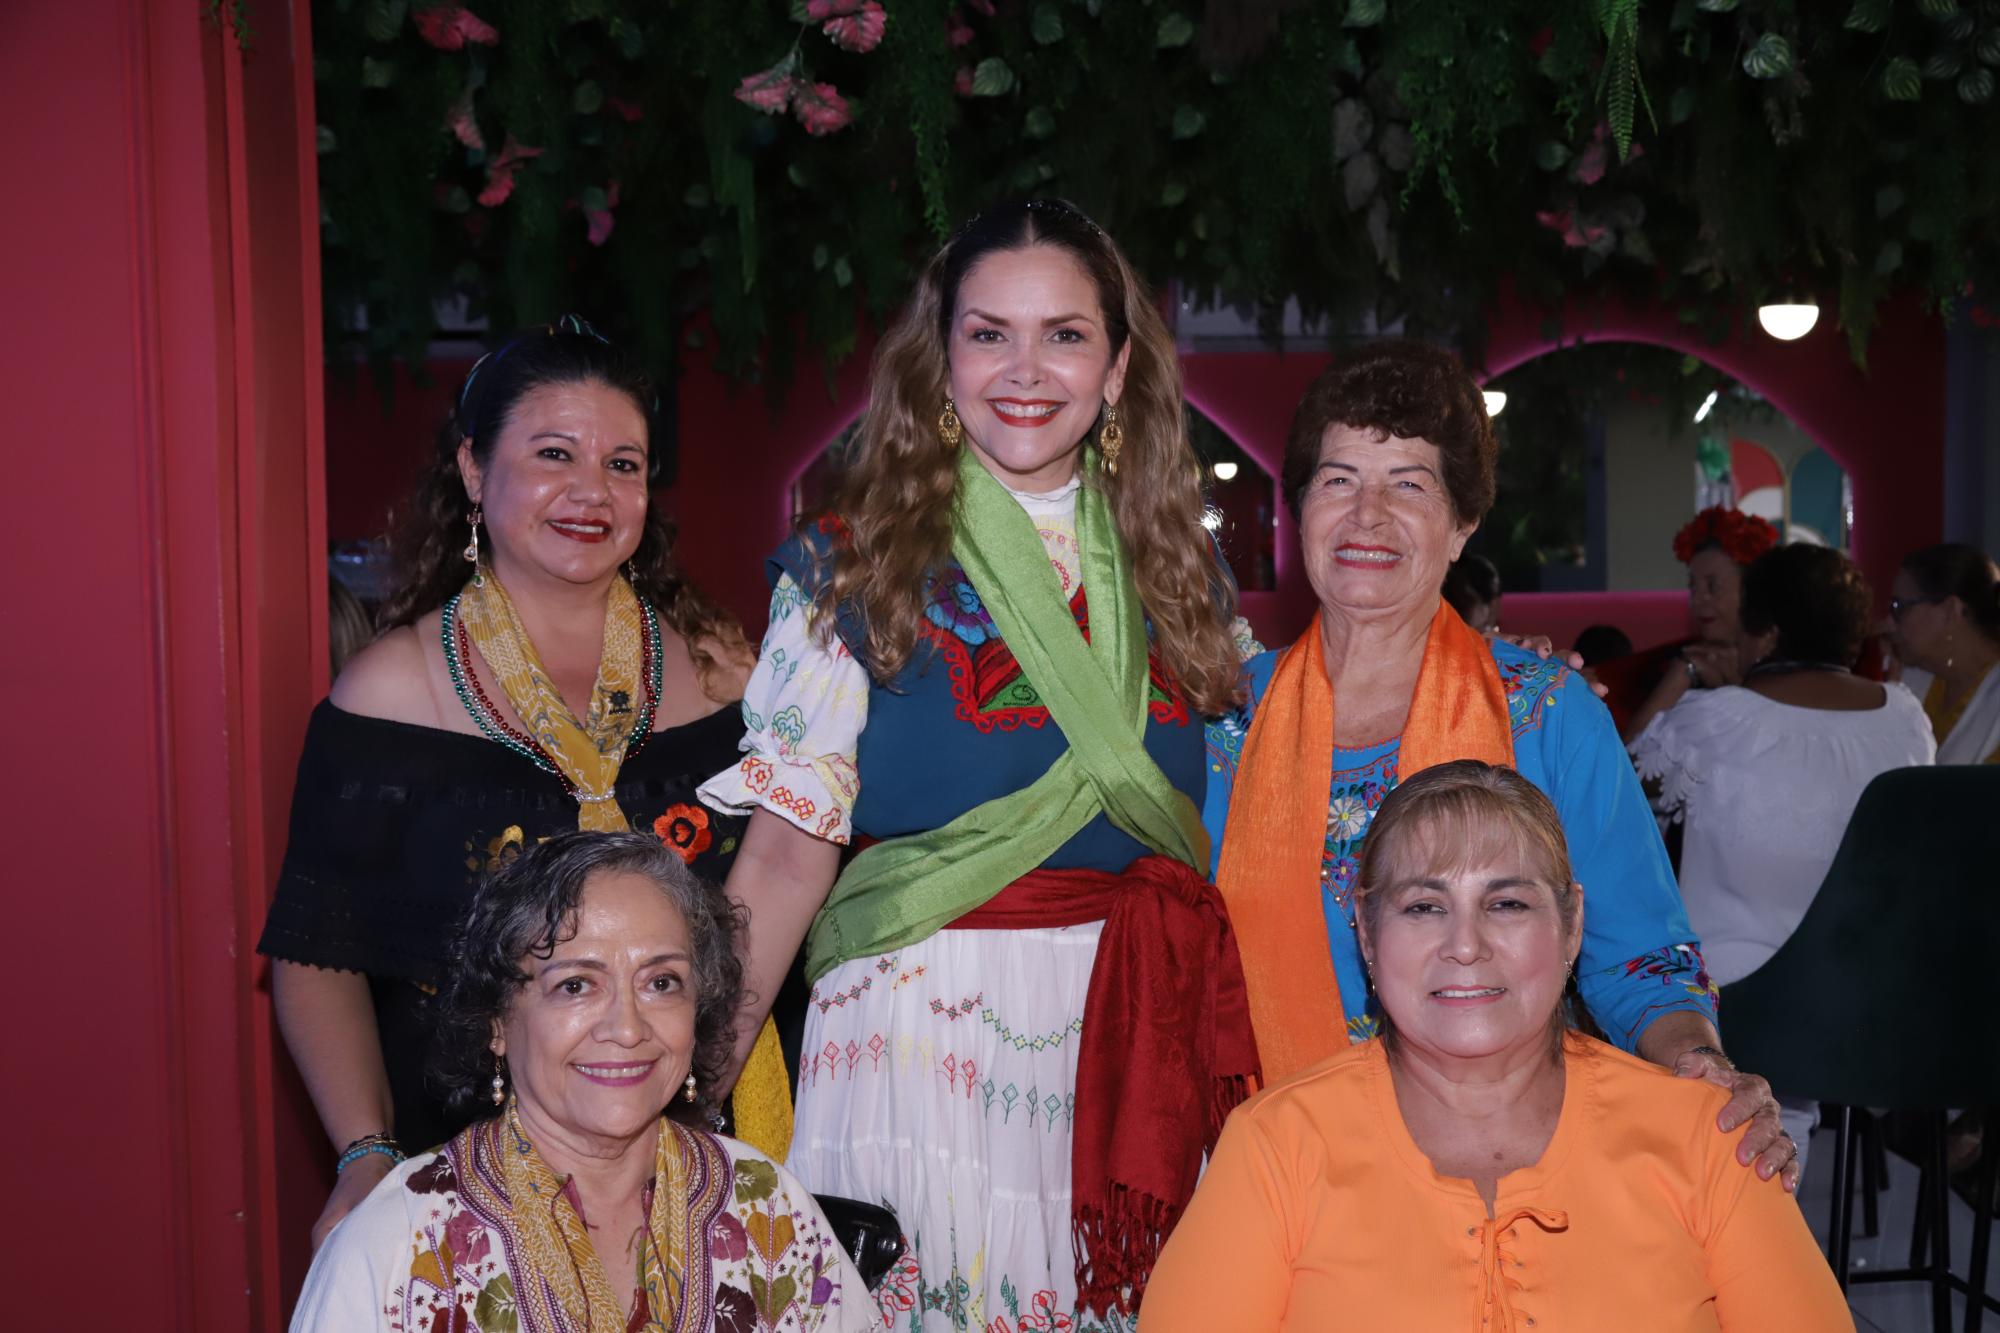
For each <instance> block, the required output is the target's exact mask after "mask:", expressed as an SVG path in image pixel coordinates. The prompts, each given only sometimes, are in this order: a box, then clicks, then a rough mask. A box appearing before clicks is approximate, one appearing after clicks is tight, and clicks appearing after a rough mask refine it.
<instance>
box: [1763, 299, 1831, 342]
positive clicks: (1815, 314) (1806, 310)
mask: <svg viewBox="0 0 2000 1333" xmlns="http://www.w3.org/2000/svg"><path fill="white" fill-rule="evenodd" d="M1757 322H1758V323H1759V324H1762V325H1763V326H1764V332H1766V333H1768V334H1770V335H1771V336H1772V337H1773V338H1776V339H1777V340H1778V341H1780V342H1795V341H1797V340H1798V339H1800V338H1803V337H1805V336H1806V335H1807V334H1808V333H1811V332H1812V331H1813V325H1815V324H1817V323H1819V307H1818V306H1817V305H1814V304H1813V303H1812V302H1810V301H1788V302H1780V303H1778V304H1776V305H1760V306H1758V307H1757Z"/></svg>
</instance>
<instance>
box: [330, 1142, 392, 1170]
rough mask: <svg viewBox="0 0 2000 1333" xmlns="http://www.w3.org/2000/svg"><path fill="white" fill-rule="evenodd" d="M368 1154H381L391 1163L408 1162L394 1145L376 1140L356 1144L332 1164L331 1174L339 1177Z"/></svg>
mask: <svg viewBox="0 0 2000 1333" xmlns="http://www.w3.org/2000/svg"><path fill="white" fill-rule="evenodd" d="M370 1153H381V1154H382V1155H383V1156H384V1157H387V1158H388V1159H389V1160H390V1161H392V1162H401V1161H406V1160H408V1159H407V1158H405V1157H404V1156H403V1150H402V1149H401V1148H398V1147H397V1146H396V1145H395V1144H394V1143H392V1142H385V1141H383V1140H381V1139H376V1140H373V1141H371V1142H367V1143H358V1144H356V1145H355V1146H354V1147H352V1148H349V1149H348V1150H347V1151H346V1152H344V1153H342V1154H341V1155H340V1161H339V1162H337V1163H335V1164H334V1168H333V1174H335V1175H336V1176H337V1175H339V1174H340V1173H341V1172H343V1171H345V1170H347V1168H348V1167H349V1166H351V1165H353V1164H354V1163H355V1162H358V1161H360V1160H361V1159H362V1158H364V1157H366V1156H368V1155H369V1154H370Z"/></svg>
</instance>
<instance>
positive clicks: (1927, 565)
mask: <svg viewBox="0 0 2000 1333" xmlns="http://www.w3.org/2000/svg"><path fill="white" fill-rule="evenodd" d="M1890 591H1891V594H1892V595H1891V597H1890V598H1889V614H1890V616H1891V617H1892V618H1893V621H1894V625H1895V640H1894V641H1895V646H1896V656H1897V657H1898V658H1899V659H1900V660H1901V661H1902V662H1903V664H1904V665H1905V666H1907V667H1912V668H1914V670H1912V671H1909V672H1907V673H1905V679H1906V680H1907V681H1908V682H1909V684H1910V688H1911V689H1913V690H1917V691H1919V692H1920V695H1921V697H1922V699H1923V701H1924V712H1925V713H1926V714H1927V715H1928V716H1929V717H1930V720H1931V730H1932V734H1933V735H1935V736H1936V737H1937V746H1938V750H1937V761H1938V762H1939V763H1940V764H1994V763H2000V570H1996V569H1995V568H1994V565H1993V561H1992V560H1991V559H1989V558H1988V557H1987V554H1986V552H1984V551H1982V550H1980V549H1979V548H1978V547H1976V546H1965V545H1962V544H1960V543H1957V542H1947V543H1945V544H1944V545H1942V546H1927V547H1925V548H1924V549H1923V550H1921V551H1917V552H1915V553H1913V554H1912V555H1910V556H1909V557H1907V558H1906V559H1905V560H1904V561H1903V566H1902V568H1901V569H1899V570H1897V571H1896V582H1895V584H1894V585H1893V587H1892V588H1891V589H1890Z"/></svg>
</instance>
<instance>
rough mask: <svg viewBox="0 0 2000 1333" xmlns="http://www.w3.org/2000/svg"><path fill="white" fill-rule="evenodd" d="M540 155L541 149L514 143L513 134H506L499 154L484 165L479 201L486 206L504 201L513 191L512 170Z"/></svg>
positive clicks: (492, 206) (492, 205)
mask: <svg viewBox="0 0 2000 1333" xmlns="http://www.w3.org/2000/svg"><path fill="white" fill-rule="evenodd" d="M541 155H542V150H541V149H539V148H530V147H528V146H527V145H525V144H520V143H516V142H515V141H514V136H513V135H511V134H510V135H508V136H507V142H506V143H505V144H503V145H502V146H501V148H500V155H499V156H498V157H496V158H494V159H493V160H492V161H491V162H490V163H488V164H487V166H486V188H485V189H483V190H481V191H480V192H479V202H480V203H481V204H482V205H484V206H485V207H487V208H498V207H499V206H500V205H502V204H504V203H506V202H507V196H509V195H511V194H513V193H514V172H515V171H516V170H518V169H519V168H520V165H521V164H522V163H523V162H526V161H527V160H528V159H530V158H535V157H540V156H541Z"/></svg>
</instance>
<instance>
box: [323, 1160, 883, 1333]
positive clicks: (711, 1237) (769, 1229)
mask: <svg viewBox="0 0 2000 1333" xmlns="http://www.w3.org/2000/svg"><path fill="white" fill-rule="evenodd" d="M737 1147H738V1150H739V1151H740V1145H737ZM723 1160H724V1162H725V1164H727V1165H729V1166H730V1169H731V1170H732V1171H733V1179H730V1178H725V1179H724V1180H723V1182H722V1188H724V1189H725V1190H727V1191H728V1192H729V1197H728V1199H727V1200H726V1201H723V1202H722V1203H721V1204H720V1205H719V1206H722V1207H723V1208H724V1211H722V1212H721V1213H720V1215H719V1216H715V1217H714V1221H713V1222H712V1223H704V1225H706V1227H707V1235H706V1245H707V1252H708V1257H709V1260H710V1263H709V1264H708V1265H707V1268H708V1269H709V1270H710V1271H709V1272H708V1273H707V1274H706V1276H707V1279H708V1280H709V1281H710V1282H712V1284H713V1285H712V1287H710V1288H708V1289H705V1290H702V1291H699V1292H685V1293H677V1290H676V1289H677V1287H678V1283H679V1282H680V1281H681V1280H683V1278H684V1277H685V1276H686V1275H685V1274H663V1273H661V1272H659V1271H658V1268H657V1266H655V1267H653V1268H652V1269H651V1270H649V1271H645V1272H635V1273H633V1274H632V1277H633V1278H634V1280H635V1282H636V1283H637V1285H636V1287H635V1289H634V1300H633V1312H632V1317H631V1320H630V1322H629V1328H630V1329H631V1330H632V1333H664V1330H665V1329H666V1328H667V1327H668V1324H669V1316H670V1313H671V1312H673V1311H674V1307H675V1306H676V1304H677V1303H678V1301H681V1300H684V1301H688V1302H691V1305H690V1306H689V1308H688V1309H686V1310H683V1311H680V1312H679V1313H681V1314H682V1315H683V1316H685V1317H687V1318H689V1319H690V1320H691V1323H692V1326H696V1327H703V1328H707V1327H713V1328H714V1329H716V1330H718V1333H814V1331H815V1330H824V1329H832V1328H836V1327H855V1326H858V1324H859V1323H860V1322H862V1321H861V1320H859V1319H857V1318H856V1315H858V1314H859V1313H861V1312H859V1311H857V1312H851V1313H849V1314H848V1315H847V1316H846V1318H845V1319H843V1318H842V1316H841V1313H840V1308H841V1304H842V1300H843V1297H844V1298H845V1299H846V1300H849V1301H856V1300H858V1301H861V1302H863V1305H862V1311H865V1310H866V1309H867V1308H868V1306H867V1304H866V1302H867V1300H868V1297H867V1293H866V1292H865V1291H863V1290H862V1289H861V1287H860V1284H859V1282H858V1280H857V1279H855V1277H854V1275H853V1269H852V1268H851V1267H850V1266H848V1264H847V1262H846V1259H845V1257H844V1252H843V1251H842V1250H841V1249H840V1246H839V1242H838V1241H837V1240H836V1239H835V1238H834V1236H833V1234H832V1232H831V1231H830V1230H829V1229H828V1227H827V1226H826V1224H825V1222H824V1219H823V1218H822V1217H821V1216H820V1214H819V1213H818V1211H817V1209H814V1208H812V1207H811V1205H810V1203H809V1196H805V1195H804V1193H803V1191H801V1190H800V1189H799V1187H798V1185H797V1183H796V1182H792V1181H788V1180H787V1179H786V1178H784V1177H783V1176H782V1175H781V1174H780V1171H779V1168H777V1167H776V1166H775V1165H773V1164H772V1163H771V1162H769V1161H767V1160H765V1159H763V1158H761V1157H754V1156H745V1157H740V1158H736V1159H735V1160H734V1161H733V1163H729V1159H727V1158H724V1159H723ZM475 1193H477V1191H475ZM396 1200H400V1202H401V1208H400V1209H399V1210H398V1211H399V1212H400V1214H401V1216H402V1217H403V1218H404V1219H407V1221H406V1222H391V1221H390V1220H389V1219H388V1218H386V1217H385V1218H384V1219H383V1223H382V1225H380V1226H378V1227H377V1228H376V1229H377V1230H379V1231H380V1232H381V1233H382V1235H381V1240H382V1241H383V1242H384V1243H387V1244H393V1245H394V1247H395V1248H396V1249H397V1251H399V1254H400V1258H399V1259H398V1260H397V1264H396V1271H397V1273H398V1274H399V1276H397V1277H394V1278H392V1279H391V1281H392V1282H393V1283H394V1285H393V1287H392V1289H390V1290H388V1291H384V1292H381V1293H379V1294H378V1295H377V1296H376V1298H375V1299H376V1300H377V1301H379V1302H380V1305H379V1307H378V1308H379V1312H380V1314H381V1315H382V1317H383V1319H384V1320H385V1325H384V1326H386V1327H387V1328H388V1329H390V1330H392V1331H393V1333H447V1331H448V1333H518V1330H519V1329H520V1328H521V1326H522V1324H521V1321H522V1319H523V1313H522V1310H521V1308H520V1304H519V1302H518V1300H517V1298H516V1292H515V1280H514V1279H515V1275H514V1274H513V1273H512V1272H511V1271H510V1269H509V1266H508V1265H509V1255H508V1250H507V1248H506V1246H505V1245H503V1244H502V1243H501V1238H500V1233H498V1232H496V1231H495V1230H494V1229H493V1228H492V1227H490V1226H489V1225H488V1224H487V1222H486V1221H485V1220H483V1219H482V1217H481V1216H480V1214H479V1212H478V1211H477V1209H476V1208H475V1207H474V1206H473V1205H472V1204H470V1203H468V1202H467V1201H466V1200H464V1199H462V1198H461V1196H460V1183H459V1180H458V1178H457V1176H456V1174H455V1173H454V1172H453V1170H452V1168H451V1164H450V1162H449V1160H448V1159H447V1158H446V1156H445V1154H444V1153H442V1152H440V1153H437V1154H435V1155H434V1156H433V1158H432V1160H430V1161H428V1162H426V1163H424V1164H423V1165H422V1166H420V1167H418V1169H416V1170H415V1171H413V1172H411V1173H410V1174H409V1175H408V1176H406V1177H405V1178H404V1181H403V1185H402V1188H401V1189H400V1190H398V1191H396V1195H395V1197H394V1198H392V1199H389V1200H384V1201H383V1202H387V1203H393V1202H395V1201H396ZM801 1204H803V1205H804V1206H803V1207H801V1206H800V1205H801ZM377 1211H383V1209H382V1206H381V1204H380V1203H378V1204H377ZM711 1215H712V1216H713V1214H711ZM392 1227H395V1228H398V1229H401V1228H403V1227H406V1228H407V1229H403V1230H402V1234H401V1238H397V1237H396V1232H395V1231H394V1230H391V1228H392ZM343 1230H347V1229H346V1228H344V1229H343ZM349 1239H350V1240H351V1239H352V1238H351V1237H350V1238H349ZM694 1243H695V1244H697V1245H700V1244H701V1243H702V1239H701V1237H700V1236H699V1235H697V1237H695V1239H694ZM843 1277H845V1278H846V1280H847V1282H848V1283H851V1284H852V1290H848V1291H843ZM677 1297H678V1300H677ZM711 1301H712V1304H711ZM711 1309H712V1310H713V1323H712V1324H710V1322H709V1320H708V1317H707V1311H709V1310H711ZM869 1322H872V1321H869ZM370 1326H371V1327H373V1325H370Z"/></svg>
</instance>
